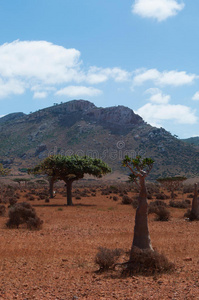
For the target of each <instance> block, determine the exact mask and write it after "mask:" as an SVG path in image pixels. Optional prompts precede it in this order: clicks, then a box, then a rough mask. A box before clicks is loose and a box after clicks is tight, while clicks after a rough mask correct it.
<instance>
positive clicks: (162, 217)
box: [155, 206, 171, 221]
mask: <svg viewBox="0 0 199 300" xmlns="http://www.w3.org/2000/svg"><path fill="white" fill-rule="evenodd" d="M155 214H156V216H157V217H156V218H155V220H156V221H169V220H170V218H171V214H170V211H169V210H168V209H167V208H166V207H165V206H159V207H158V208H157V209H156V212H155Z"/></svg>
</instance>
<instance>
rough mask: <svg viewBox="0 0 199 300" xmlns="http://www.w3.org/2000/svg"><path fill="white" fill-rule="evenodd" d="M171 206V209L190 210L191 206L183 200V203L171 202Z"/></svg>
mask: <svg viewBox="0 0 199 300" xmlns="http://www.w3.org/2000/svg"><path fill="white" fill-rule="evenodd" d="M169 205H170V206H171V207H175V208H188V207H189V205H190V204H188V203H187V201H185V200H183V201H173V200H171V201H170V202H169Z"/></svg>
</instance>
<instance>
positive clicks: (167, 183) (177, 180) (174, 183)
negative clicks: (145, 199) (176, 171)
mask: <svg viewBox="0 0 199 300" xmlns="http://www.w3.org/2000/svg"><path fill="white" fill-rule="evenodd" d="M186 179H187V178H186V177H184V176H175V177H165V178H158V179H157V181H158V182H159V183H161V184H162V185H163V186H164V187H165V188H166V189H167V190H168V191H169V192H171V199H172V200H174V198H175V193H174V192H175V191H176V190H177V189H179V188H180V186H181V185H182V182H183V181H184V180H186Z"/></svg>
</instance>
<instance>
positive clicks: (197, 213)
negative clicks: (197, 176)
mask: <svg viewBox="0 0 199 300" xmlns="http://www.w3.org/2000/svg"><path fill="white" fill-rule="evenodd" d="M191 212H192V214H193V215H194V217H196V219H199V199H198V185H197V183H195V184H194V197H193V201H192V208H191Z"/></svg>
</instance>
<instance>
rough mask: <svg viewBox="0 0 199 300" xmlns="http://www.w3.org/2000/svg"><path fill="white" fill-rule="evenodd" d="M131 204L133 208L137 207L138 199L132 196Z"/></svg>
mask: <svg viewBox="0 0 199 300" xmlns="http://www.w3.org/2000/svg"><path fill="white" fill-rule="evenodd" d="M131 205H132V206H133V208H135V209H136V208H137V207H138V199H137V198H134V199H133V200H132V201H131Z"/></svg>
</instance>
